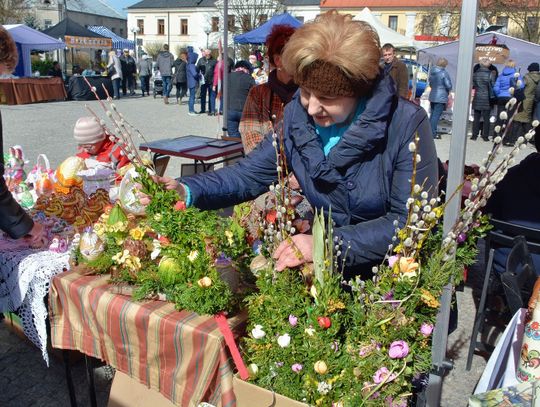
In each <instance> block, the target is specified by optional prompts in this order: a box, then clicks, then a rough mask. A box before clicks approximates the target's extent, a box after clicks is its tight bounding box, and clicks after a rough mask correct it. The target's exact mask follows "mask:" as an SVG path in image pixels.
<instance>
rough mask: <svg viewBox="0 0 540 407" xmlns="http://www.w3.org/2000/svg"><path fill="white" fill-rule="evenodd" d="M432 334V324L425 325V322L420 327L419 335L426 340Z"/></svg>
mask: <svg viewBox="0 0 540 407" xmlns="http://www.w3.org/2000/svg"><path fill="white" fill-rule="evenodd" d="M432 332H433V325H432V324H426V323H425V322H424V323H423V324H422V325H420V333H421V334H422V335H423V336H425V337H426V338H427V337H428V336H429V335H431V333H432Z"/></svg>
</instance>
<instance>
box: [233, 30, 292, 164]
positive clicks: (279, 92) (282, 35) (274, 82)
mask: <svg viewBox="0 0 540 407" xmlns="http://www.w3.org/2000/svg"><path fill="white" fill-rule="evenodd" d="M294 31H295V28H293V27H291V26H290V25H283V24H277V25H275V26H274V27H273V28H272V31H271V32H270V34H269V35H268V37H267V38H266V46H267V47H268V60H269V62H270V65H271V66H272V68H273V69H272V70H271V71H270V75H269V76H268V82H266V83H263V84H261V85H257V86H255V87H253V88H252V89H251V90H250V91H249V94H248V97H247V100H246V103H245V104H244V111H243V112H242V119H241V120H240V134H241V135H242V143H243V145H244V150H245V152H246V154H247V153H249V152H250V151H251V150H253V149H254V148H255V146H256V145H257V144H259V143H260V142H261V140H262V139H263V137H264V136H265V135H266V134H268V133H269V132H271V131H272V129H273V127H274V125H276V124H277V123H279V122H280V121H281V119H282V118H283V109H284V107H285V105H286V104H287V103H289V102H290V101H291V99H292V97H293V95H294V93H295V92H296V91H297V89H298V85H296V84H295V83H294V81H293V78H292V76H291V75H290V74H289V73H287V71H285V69H283V61H282V58H281V53H282V52H283V48H284V47H285V44H286V43H287V41H289V38H291V35H293V34H294ZM255 82H256V81H255Z"/></svg>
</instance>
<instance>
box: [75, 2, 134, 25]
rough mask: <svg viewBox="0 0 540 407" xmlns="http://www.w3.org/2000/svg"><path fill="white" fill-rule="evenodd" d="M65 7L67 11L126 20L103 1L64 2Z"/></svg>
mask: <svg viewBox="0 0 540 407" xmlns="http://www.w3.org/2000/svg"><path fill="white" fill-rule="evenodd" d="M66 7H67V10H68V11H75V12H78V13H86V14H95V15H98V16H104V17H111V18H119V19H122V20H125V19H126V16H124V15H123V14H121V13H119V12H118V11H116V10H115V9H114V8H112V7H111V6H109V5H108V4H107V2H106V1H105V0H66Z"/></svg>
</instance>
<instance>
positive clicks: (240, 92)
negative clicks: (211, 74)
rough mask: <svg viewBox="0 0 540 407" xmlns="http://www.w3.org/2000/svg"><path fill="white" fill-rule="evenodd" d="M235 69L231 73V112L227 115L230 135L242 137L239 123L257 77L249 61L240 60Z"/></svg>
mask: <svg viewBox="0 0 540 407" xmlns="http://www.w3.org/2000/svg"><path fill="white" fill-rule="evenodd" d="M234 68H235V69H234V71H233V72H231V74H230V75H229V98H228V99H229V113H228V117H227V132H228V134H229V137H240V132H239V131H238V125H239V124H240V119H241V118H242V111H243V110H244V104H245V103H246V99H247V97H248V93H249V90H250V89H251V88H252V87H253V86H255V79H253V77H252V76H251V64H250V63H249V62H247V61H238V62H237V63H236V65H235V66H234Z"/></svg>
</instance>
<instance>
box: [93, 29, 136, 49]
mask: <svg viewBox="0 0 540 407" xmlns="http://www.w3.org/2000/svg"><path fill="white" fill-rule="evenodd" d="M88 29H89V30H90V31H93V32H95V33H98V34H101V35H103V36H104V37H109V38H110V39H111V40H112V43H113V48H115V49H126V48H127V49H135V42H134V41H131V40H128V39H126V38H122V37H120V36H119V35H117V34H115V33H113V32H112V31H111V30H109V29H108V28H107V27H103V26H102V25H89V26H88Z"/></svg>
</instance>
